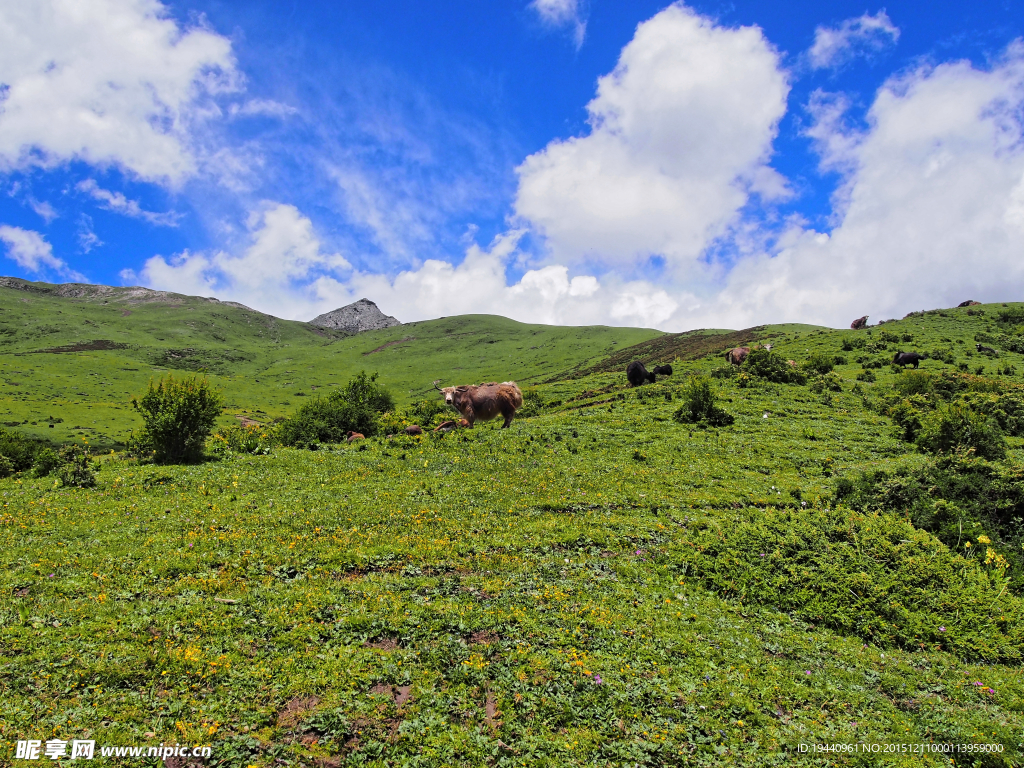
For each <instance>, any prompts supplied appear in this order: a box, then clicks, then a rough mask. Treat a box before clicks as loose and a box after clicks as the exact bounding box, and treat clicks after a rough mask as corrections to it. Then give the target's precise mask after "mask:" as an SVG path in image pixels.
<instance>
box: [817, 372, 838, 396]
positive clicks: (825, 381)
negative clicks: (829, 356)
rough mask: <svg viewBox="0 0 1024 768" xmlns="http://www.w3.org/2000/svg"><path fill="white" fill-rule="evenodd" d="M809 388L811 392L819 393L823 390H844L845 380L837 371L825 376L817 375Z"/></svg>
mask: <svg viewBox="0 0 1024 768" xmlns="http://www.w3.org/2000/svg"><path fill="white" fill-rule="evenodd" d="M809 388H810V390H811V392H814V393H816V394H819V395H820V394H821V393H822V392H842V391H843V380H842V379H841V378H839V375H838V374H836V373H826V374H824V375H823V376H815V377H814V379H813V380H812V381H811V383H810V385H809Z"/></svg>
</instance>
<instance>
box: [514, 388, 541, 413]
mask: <svg viewBox="0 0 1024 768" xmlns="http://www.w3.org/2000/svg"><path fill="white" fill-rule="evenodd" d="M543 408H544V397H543V396H542V395H541V393H540V391H539V390H538V389H537V388H536V387H527V388H526V389H525V390H523V407H522V408H520V409H519V411H518V412H517V415H518V416H520V417H522V418H524V419H528V418H531V417H532V416H539V415H540V412H541V410H543Z"/></svg>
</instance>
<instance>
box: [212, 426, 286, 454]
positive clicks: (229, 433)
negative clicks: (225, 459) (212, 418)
mask: <svg viewBox="0 0 1024 768" xmlns="http://www.w3.org/2000/svg"><path fill="white" fill-rule="evenodd" d="M274 442H275V436H274V432H273V430H270V429H267V428H266V427H264V426H263V425H262V424H245V425H242V424H236V425H234V426H231V427H228V428H227V429H224V430H221V431H220V432H218V433H217V434H215V435H214V436H213V437H211V438H210V443H211V447H214V448H215V449H216V448H222V449H226V450H230V451H234V452H235V453H249V454H252V455H255V456H267V455H269V454H270V451H271V449H272V448H273V445H274Z"/></svg>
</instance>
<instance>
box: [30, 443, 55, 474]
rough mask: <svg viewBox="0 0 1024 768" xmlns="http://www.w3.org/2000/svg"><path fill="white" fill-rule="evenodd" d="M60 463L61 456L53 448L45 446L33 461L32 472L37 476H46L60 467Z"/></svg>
mask: <svg viewBox="0 0 1024 768" xmlns="http://www.w3.org/2000/svg"><path fill="white" fill-rule="evenodd" d="M60 463H61V462H60V456H58V455H57V452H56V451H55V450H53V448H43V449H42V450H41V451H39V453H37V454H36V458H35V461H33V462H32V474H33V475H35V476H36V477H46V476H47V475H48V474H50V473H51V472H53V471H54V470H55V469H57V468H58V467H60Z"/></svg>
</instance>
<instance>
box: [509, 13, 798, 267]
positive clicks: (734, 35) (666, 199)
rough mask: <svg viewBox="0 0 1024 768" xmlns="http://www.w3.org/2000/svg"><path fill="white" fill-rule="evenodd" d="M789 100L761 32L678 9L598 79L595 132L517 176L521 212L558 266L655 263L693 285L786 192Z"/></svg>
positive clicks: (542, 155) (538, 158)
mask: <svg viewBox="0 0 1024 768" xmlns="http://www.w3.org/2000/svg"><path fill="white" fill-rule="evenodd" d="M788 90H789V88H788V84H787V81H786V75H785V73H784V72H783V71H782V69H781V67H780V62H779V57H778V54H777V53H776V52H775V50H774V49H773V48H772V46H771V45H770V44H769V43H768V41H767V40H766V39H765V37H764V35H763V34H762V33H761V30H760V29H757V28H755V27H742V28H738V29H729V28H725V27H721V26H718V25H716V24H715V23H714V22H713V21H711V20H710V19H708V18H706V17H702V16H699V15H698V14H696V13H695V12H693V11H692V10H690V9H688V8H686V7H685V6H682V5H673V6H670V7H669V8H667V9H665V10H664V11H662V12H661V13H659V14H658V15H656V16H655V17H653V18H652V19H650V20H649V21H646V22H644V23H643V24H641V25H640V26H639V27H638V28H637V30H636V34H635V35H634V37H633V39H632V40H631V41H630V43H629V44H628V45H627V46H626V47H625V48H624V49H623V51H622V54H621V56H620V58H619V61H618V64H617V66H616V67H615V69H614V71H613V72H611V73H610V74H608V75H606V76H604V77H602V78H601V79H600V80H599V82H598V88H597V96H596V97H595V98H594V99H593V100H592V101H591V102H590V103H589V104H588V105H587V111H588V113H589V123H590V131H589V133H588V134H587V135H585V136H580V137H572V138H569V139H566V140H564V141H563V140H556V141H553V142H552V143H550V144H549V145H548V146H547V147H546V148H545V149H544V150H542V151H541V152H538V153H536V154H534V155H531V156H530V157H528V158H526V160H525V161H524V162H523V163H522V165H521V166H520V167H519V168H518V174H519V189H518V192H517V195H516V199H515V212H516V214H517V215H518V217H519V218H520V220H521V221H523V222H524V223H526V224H528V225H529V226H531V227H532V228H534V229H535V230H536V231H538V232H540V233H542V234H543V235H544V236H545V237H546V241H547V244H548V246H549V248H550V252H551V258H552V259H553V260H555V261H560V262H562V263H567V264H578V263H592V264H593V263H597V264H603V265H607V266H615V267H619V268H622V267H625V268H626V269H627V270H628V269H629V268H630V267H633V266H635V265H637V264H639V263H642V262H644V261H645V260H646V259H648V258H649V257H650V256H652V255H656V256H659V257H662V258H664V259H665V260H666V261H667V263H668V264H669V266H670V267H671V268H673V269H674V270H676V271H679V272H682V273H686V272H687V270H689V269H690V268H692V267H693V265H694V264H695V263H696V262H697V261H698V259H700V257H701V256H702V254H703V253H704V252H705V250H706V249H707V248H708V246H709V245H710V244H711V243H713V242H714V241H715V240H716V239H717V238H720V237H722V236H723V235H725V234H726V233H727V232H728V231H729V228H730V226H731V225H732V224H734V223H735V222H736V221H737V217H738V215H739V212H740V211H741V209H742V208H743V207H744V206H745V205H746V204H747V202H748V200H749V199H750V196H751V194H752V193H759V194H761V195H762V196H764V197H768V198H774V197H778V196H781V195H784V194H785V193H786V188H785V184H784V183H783V182H782V179H781V177H779V175H778V174H777V173H775V172H774V171H773V170H772V169H771V167H770V166H769V165H768V160H769V156H770V154H771V145H772V140H773V139H774V137H775V135H776V130H777V126H778V122H779V120H780V118H781V117H782V116H783V114H784V113H785V109H786V96H787V93H788Z"/></svg>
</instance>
